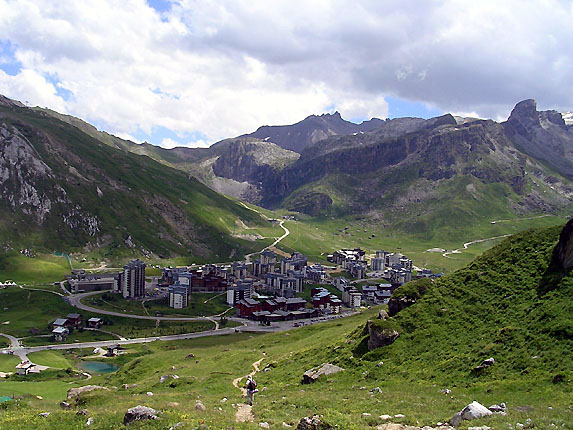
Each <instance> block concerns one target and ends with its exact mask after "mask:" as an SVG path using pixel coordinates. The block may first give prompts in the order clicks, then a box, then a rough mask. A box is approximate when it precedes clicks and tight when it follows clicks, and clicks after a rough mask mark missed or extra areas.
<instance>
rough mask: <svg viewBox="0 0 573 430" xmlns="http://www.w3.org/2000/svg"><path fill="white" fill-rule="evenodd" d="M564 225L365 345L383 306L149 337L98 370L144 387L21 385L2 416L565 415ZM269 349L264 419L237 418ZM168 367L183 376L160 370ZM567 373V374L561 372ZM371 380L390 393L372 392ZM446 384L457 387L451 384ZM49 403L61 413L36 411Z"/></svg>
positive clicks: (505, 250) (470, 273) (350, 420)
mask: <svg viewBox="0 0 573 430" xmlns="http://www.w3.org/2000/svg"><path fill="white" fill-rule="evenodd" d="M558 233H559V229H558V228H549V229H544V230H536V231H529V232H526V233H522V234H519V235H516V236H514V237H512V238H510V239H507V240H505V241H503V242H502V243H501V244H499V245H498V246H496V247H494V248H493V249H491V250H490V251H488V252H486V253H485V254H484V255H483V256H482V257H480V258H478V259H476V260H475V261H474V262H473V263H472V264H470V265H469V266H467V267H465V268H463V269H461V270H458V271H456V272H455V273H453V274H451V275H448V276H446V277H444V278H443V279H442V280H440V281H439V282H437V283H436V284H435V285H434V286H432V287H431V288H429V289H428V290H427V292H426V294H425V295H424V296H423V297H422V299H420V300H419V301H418V303H416V304H415V305H413V306H412V307H410V308H408V309H406V310H403V311H402V312H401V313H400V314H398V316H397V317H396V318H394V321H393V324H394V325H396V326H397V327H398V328H399V330H400V331H401V332H402V334H401V336H400V337H399V338H398V340H397V341H396V342H395V343H394V344H393V345H391V346H389V347H383V348H379V349H376V350H374V351H371V352H369V353H366V351H365V350H364V347H363V346H364V345H363V343H362V340H363V337H362V335H361V334H362V333H363V328H364V326H365V323H366V321H367V320H368V319H373V318H375V317H376V315H377V313H378V310H379V309H378V308H373V309H370V310H366V311H364V312H363V313H361V314H358V315H355V316H353V317H349V318H344V319H338V320H334V321H331V322H328V323H325V324H320V325H314V326H308V327H303V328H299V329H293V330H291V331H290V332H281V333H276V334H268V335H259V336H252V335H249V334H237V335H233V336H225V337H222V338H209V339H198V340H189V341H182V342H177V343H175V342H172V343H154V344H151V345H140V346H135V347H134V348H133V351H132V355H131V358H130V355H129V354H128V355H126V356H123V357H119V358H117V359H114V360H113V361H115V362H117V363H119V364H122V365H123V366H122V368H121V369H120V370H119V371H118V372H117V373H115V374H111V375H108V376H96V377H94V379H92V380H91V381H90V383H98V384H102V385H105V386H108V387H112V386H115V387H119V386H121V384H132V383H136V384H137V386H136V387H135V388H132V389H129V390H122V389H119V390H111V391H109V392H108V391H106V392H103V391H102V392H94V393H91V394H89V395H86V396H84V397H83V399H82V401H81V402H80V403H78V404H77V405H76V404H74V406H73V408H72V410H71V411H61V410H59V408H58V406H57V402H56V401H54V400H52V401H47V402H46V401H45V402H43V403H40V404H39V403H38V402H37V401H36V400H34V399H33V398H30V397H26V396H24V399H22V400H21V401H20V402H16V403H12V404H8V405H5V406H3V408H5V409H4V410H3V411H2V414H1V415H0V424H1V425H8V426H10V427H9V428H14V429H20V428H35V427H37V426H39V425H41V426H42V428H43V429H46V430H49V429H56V428H57V429H68V428H70V429H71V428H76V427H80V426H82V425H83V423H84V422H85V418H83V417H79V418H78V417H77V415H76V414H75V410H76V409H78V408H80V407H85V408H87V409H88V410H89V411H90V414H91V416H92V417H94V424H93V428H97V429H104V428H105V429H120V428H123V427H122V424H121V421H122V418H123V414H124V412H125V410H126V409H127V408H129V407H133V406H135V405H138V404H142V405H147V406H150V407H153V408H155V409H157V410H159V411H161V412H162V414H161V415H160V418H159V419H158V420H157V421H153V422H148V423H145V424H142V425H141V426H140V427H141V428H143V427H144V428H150V429H160V428H161V429H164V428H169V427H170V426H172V425H175V424H176V423H178V422H182V423H183V424H182V425H183V426H184V428H186V427H189V428H196V427H198V426H199V425H202V424H204V425H205V426H207V427H208V428H214V429H219V428H230V427H233V428H235V429H255V428H260V427H259V423H260V422H267V423H269V425H270V427H271V428H281V427H282V423H283V422H285V423H287V424H289V425H293V426H296V424H297V423H298V421H299V420H300V419H301V418H302V417H304V416H308V415H312V414H315V413H318V414H322V415H324V419H325V420H326V421H327V422H328V423H330V424H331V425H335V426H337V428H339V429H356V430H358V429H368V428H373V429H374V428H376V426H377V425H378V424H380V423H381V422H382V421H381V420H380V419H379V418H378V415H380V414H390V415H395V414H404V415H405V418H393V419H392V421H394V422H400V423H407V424H413V425H419V426H422V425H435V424H436V423H437V422H438V421H441V422H444V421H446V420H448V419H449V418H451V416H452V415H453V414H454V413H455V412H457V411H459V410H460V409H462V408H463V407H464V406H465V405H467V404H468V403H470V402H471V401H473V400H477V401H479V402H480V403H482V404H485V405H486V406H489V405H491V404H493V403H500V402H505V403H506V404H507V406H508V415H507V416H492V417H489V418H486V419H482V420H478V421H472V422H465V423H463V424H462V425H461V427H460V428H461V429H466V428H467V427H468V426H482V425H487V426H489V427H491V428H496V429H498V428H509V426H511V427H512V428H515V423H517V422H521V423H524V422H525V421H526V420H527V419H528V418H531V419H532V420H533V422H534V425H535V428H542V429H545V428H555V426H556V427H557V428H569V426H570V425H571V424H572V422H573V421H572V419H571V411H570V406H571V403H570V400H571V383H570V377H571V373H570V372H571V370H572V368H573V362H572V356H571V350H572V345H571V333H572V332H571V315H572V309H571V296H572V288H573V277H572V276H571V273H567V274H559V273H556V272H554V271H553V270H552V269H549V266H550V265H549V263H550V258H551V252H552V250H553V247H554V246H555V243H556V241H557V237H558ZM190 353H193V354H194V355H193V356H192V357H190V356H189V354H190ZM490 356H493V357H494V358H495V359H496V364H495V365H494V366H493V367H491V368H489V369H486V370H485V371H484V372H483V373H481V374H480V375H476V374H473V373H472V371H471V369H472V368H473V367H475V366H476V365H478V364H479V363H480V361H481V360H482V359H484V358H488V357H490ZM259 360H262V362H261V367H265V366H267V365H268V366H269V369H270V370H268V371H266V372H259V373H258V374H257V375H256V379H257V380H258V383H259V389H260V390H261V391H260V392H259V394H258V395H257V396H256V399H255V406H254V408H253V414H254V421H253V422H252V423H238V422H236V421H235V414H236V411H237V407H236V405H237V404H238V403H241V402H243V401H244V399H242V398H241V396H240V393H239V390H238V389H236V388H234V387H233V386H232V381H233V379H235V378H240V377H242V376H243V377H244V375H246V374H247V373H248V372H250V371H251V369H252V364H253V363H254V362H257V361H259ZM324 362H331V363H334V364H338V365H340V366H342V367H343V368H344V369H345V370H344V371H343V372H342V373H339V374H336V375H333V376H330V377H328V378H326V379H324V380H321V381H318V382H317V383H315V384H312V385H301V383H300V381H301V377H302V374H303V373H304V371H305V370H307V369H309V368H311V367H313V366H317V365H320V364H321V363H324ZM166 374H175V375H177V376H179V378H178V379H169V380H168V381H167V382H164V383H160V382H159V377H160V376H161V375H166ZM557 374H559V375H562V379H563V381H564V382H560V383H553V382H552V381H553V378H554V376H555V375H557ZM84 383H85V382H84ZM2 384H3V383H2V382H0V392H2V387H3V385H2ZM8 384H13V383H12V382H10V381H9V382H8ZM24 384H25V383H24ZM239 384H241V385H242V384H244V378H243V379H241V380H240V381H239ZM6 386H7V388H9V389H19V390H22V389H23V385H19V386H13V385H6ZM375 387H379V388H380V389H381V392H379V393H371V392H370V390H372V389H373V388H375ZM33 388H34V387H30V390H32V389H33ZM441 388H449V389H451V393H449V394H448V395H445V394H442V393H441V392H440V389H441ZM148 391H151V392H153V396H152V397H148V396H147V395H146V393H147V392H148ZM18 392H21V391H18ZM224 399H226V400H224ZM196 400H201V401H202V402H203V403H204V404H205V406H206V409H207V410H206V411H205V412H197V411H196V410H195V401H196ZM40 410H42V411H44V410H47V411H51V412H52V414H51V415H50V416H49V417H48V418H47V419H44V420H42V421H39V420H38V418H37V412H39V411H40ZM364 413H368V414H371V415H369V416H368V415H363V414H364Z"/></svg>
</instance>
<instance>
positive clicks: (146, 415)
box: [123, 405, 157, 425]
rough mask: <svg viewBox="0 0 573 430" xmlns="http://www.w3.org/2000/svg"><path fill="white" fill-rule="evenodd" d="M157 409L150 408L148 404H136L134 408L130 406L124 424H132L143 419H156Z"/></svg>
mask: <svg viewBox="0 0 573 430" xmlns="http://www.w3.org/2000/svg"><path fill="white" fill-rule="evenodd" d="M156 419H157V411H156V410H155V409H151V408H148V407H147V406H141V405H138V406H135V407H134V408H129V409H128V410H127V412H126V413H125V416H124V417H123V425H128V424H131V423H133V422H135V421H142V420H156Z"/></svg>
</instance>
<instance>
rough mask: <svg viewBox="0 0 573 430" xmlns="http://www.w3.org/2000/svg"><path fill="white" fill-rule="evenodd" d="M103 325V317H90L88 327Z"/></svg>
mask: <svg viewBox="0 0 573 430" xmlns="http://www.w3.org/2000/svg"><path fill="white" fill-rule="evenodd" d="M102 325H103V320H102V319H101V318H95V317H94V318H90V319H89V320H88V321H87V327H89V328H100V327H101V326H102Z"/></svg>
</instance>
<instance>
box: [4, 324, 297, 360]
mask: <svg viewBox="0 0 573 430" xmlns="http://www.w3.org/2000/svg"><path fill="white" fill-rule="evenodd" d="M251 322H252V321H251ZM289 328H292V325H290V326H287V325H274V326H271V327H265V326H259V325H258V324H256V323H254V324H252V325H251V324H247V325H246V326H244V327H234V328H223V329H219V330H210V331H201V332H197V333H185V334H174V335H169V336H153V337H142V338H136V339H122V340H103V341H95V342H77V343H58V344H54V345H40V346H30V347H23V346H19V345H18V346H13V347H10V348H3V349H0V352H2V351H8V350H12V351H14V354H16V355H18V356H22V355H23V356H26V355H27V354H30V353H32V352H39V351H45V350H67V349H79V348H104V347H107V346H110V345H132V344H138V343H149V342H155V341H174V340H184V339H196V338H199V337H206V336H221V335H228V334H232V333H237V332H263V333H273V332H276V331H282V330H288V329H289ZM3 336H6V337H9V338H13V336H9V335H3ZM13 339H14V340H15V341H16V342H17V341H18V340H17V339H16V338H13ZM11 342H12V339H11Z"/></svg>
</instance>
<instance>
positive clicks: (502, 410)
mask: <svg viewBox="0 0 573 430" xmlns="http://www.w3.org/2000/svg"><path fill="white" fill-rule="evenodd" d="M488 409H489V410H490V411H492V412H493V413H494V414H500V415H507V406H506V405H505V403H500V404H499V405H491V406H490V407H489V408H488Z"/></svg>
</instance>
